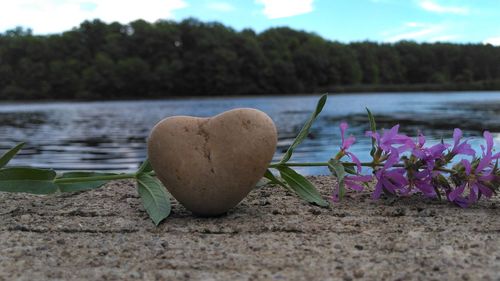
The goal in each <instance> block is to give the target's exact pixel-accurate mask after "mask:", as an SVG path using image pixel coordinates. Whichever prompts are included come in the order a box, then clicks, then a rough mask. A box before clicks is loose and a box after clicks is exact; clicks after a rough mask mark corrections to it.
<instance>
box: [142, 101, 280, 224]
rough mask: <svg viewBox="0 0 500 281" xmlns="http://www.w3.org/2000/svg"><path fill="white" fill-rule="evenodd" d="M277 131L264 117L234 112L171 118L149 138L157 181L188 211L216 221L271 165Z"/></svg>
mask: <svg viewBox="0 0 500 281" xmlns="http://www.w3.org/2000/svg"><path fill="white" fill-rule="evenodd" d="M277 138H278V137H277V132H276V127H275V125H274V123H273V121H272V120H271V118H269V116H267V115H266V114H265V113H263V112H261V111H259V110H256V109H250V108H242V109H234V110H230V111H227V112H224V113H222V114H219V115H217V116H215V117H212V118H197V117H188V116H174V117H169V118H166V119H164V120H162V121H160V122H159V123H158V124H157V125H156V126H155V127H154V128H153V130H152V132H151V134H150V136H149V139H148V156H149V159H150V162H151V165H152V167H153V169H154V171H155V172H156V175H157V176H158V178H159V179H160V181H161V182H162V183H163V184H164V185H165V187H166V188H167V189H168V191H169V192H170V193H171V194H172V195H173V196H174V197H175V198H176V199H177V200H178V201H179V202H180V203H181V204H182V205H184V206H185V207H186V208H187V209H188V210H190V211H192V212H193V213H195V214H197V215H201V216H215V215H220V214H223V213H225V212H226V211H227V210H229V209H230V208H232V207H234V206H236V205H237V204H238V203H239V202H240V201H241V200H242V199H243V198H244V197H245V196H246V195H247V194H248V193H249V192H250V190H252V188H253V187H254V186H255V184H256V183H257V182H258V181H259V179H260V178H261V177H262V176H263V175H264V172H265V171H266V169H267V166H268V165H269V162H270V161H271V160H272V157H273V155H274V152H275V150H276V143H277Z"/></svg>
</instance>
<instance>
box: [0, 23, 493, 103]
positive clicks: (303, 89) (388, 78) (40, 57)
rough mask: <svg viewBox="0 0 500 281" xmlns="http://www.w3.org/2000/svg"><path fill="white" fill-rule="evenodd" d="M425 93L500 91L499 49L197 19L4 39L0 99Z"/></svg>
mask: <svg viewBox="0 0 500 281" xmlns="http://www.w3.org/2000/svg"><path fill="white" fill-rule="evenodd" d="M416 90H442V91H445V90H500V47H495V46H492V45H484V44H451V43H439V42H438V43H416V42H412V41H401V42H397V43H377V42H352V43H341V42H335V41H330V40H326V39H324V38H322V37H320V36H318V35H316V34H314V33H309V32H304V31H300V30H294V29H290V28H288V27H277V28H271V29H267V30H265V31H263V32H260V33H256V32H255V31H253V30H251V29H243V30H241V31H237V30H234V29H232V28H230V27H227V26H224V25H223V24H220V23H217V22H201V21H198V20H196V19H186V20H183V21H179V22H175V21H157V22H155V23H149V22H146V21H143V20H137V21H134V22H131V23H129V24H120V23H117V22H114V23H110V24H107V23H104V22H102V21H100V20H93V21H85V22H83V23H81V24H80V26H79V27H77V28H73V29H72V30H70V31H66V32H63V33H61V34H51V35H33V33H32V31H31V30H30V29H23V28H16V29H13V30H8V31H6V32H4V33H0V100H21V99H24V100H75V99H79V100H107V99H134V98H141V99H142V98H166V97H182V96H212V95H268V94H293V93H316V92H355V91H364V92H366V91H416Z"/></svg>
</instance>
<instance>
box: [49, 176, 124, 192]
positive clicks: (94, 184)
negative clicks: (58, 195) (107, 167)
mask: <svg viewBox="0 0 500 281" xmlns="http://www.w3.org/2000/svg"><path fill="white" fill-rule="evenodd" d="M109 175H116V174H114V173H95V172H68V173H64V174H62V175H60V176H58V177H57V179H68V178H75V179H78V178H89V177H99V176H109ZM107 182H108V181H107V180H96V181H83V182H74V183H57V185H58V186H59V190H60V191H61V192H76V191H83V190H90V189H96V188H99V187H101V186H103V185H104V184H106V183H107Z"/></svg>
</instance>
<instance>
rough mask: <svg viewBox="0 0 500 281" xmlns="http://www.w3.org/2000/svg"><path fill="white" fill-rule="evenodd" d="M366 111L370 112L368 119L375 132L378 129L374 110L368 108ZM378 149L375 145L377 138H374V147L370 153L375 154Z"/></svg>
mask: <svg viewBox="0 0 500 281" xmlns="http://www.w3.org/2000/svg"><path fill="white" fill-rule="evenodd" d="M366 112H367V114H368V121H369V122H370V130H371V131H372V132H374V133H375V132H376V131H377V123H375V117H373V114H372V112H371V111H370V110H369V109H368V108H366ZM376 150H377V148H376V147H375V139H374V138H372V149H371V150H370V155H371V156H373V155H375V151H376Z"/></svg>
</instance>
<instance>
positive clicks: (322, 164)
mask: <svg viewBox="0 0 500 281" xmlns="http://www.w3.org/2000/svg"><path fill="white" fill-rule="evenodd" d="M329 165H330V163H328V162H311V163H297V162H288V163H279V162H278V163H271V164H270V165H269V168H277V167H279V166H287V167H328V166H329ZM342 165H344V166H347V167H353V166H356V163H352V162H342ZM361 166H364V167H372V168H373V167H383V166H384V164H382V163H373V162H361ZM392 167H397V168H404V165H403V164H395V165H394V166H392ZM434 170H436V171H441V172H446V173H451V174H452V173H455V171H454V170H452V169H447V168H442V167H435V168H434Z"/></svg>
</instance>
